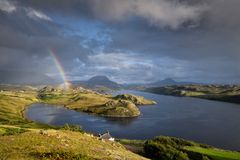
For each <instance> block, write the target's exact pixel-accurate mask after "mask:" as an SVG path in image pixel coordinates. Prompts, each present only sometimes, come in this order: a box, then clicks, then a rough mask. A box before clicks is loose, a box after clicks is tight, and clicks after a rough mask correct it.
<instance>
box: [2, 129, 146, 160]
mask: <svg viewBox="0 0 240 160" xmlns="http://www.w3.org/2000/svg"><path fill="white" fill-rule="evenodd" d="M0 130H2V127H0ZM0 158H1V159H11V160H12V159H13V160H14V159H26V160H27V159H51V160H56V159H59V160H60V159H64V160H72V159H75V160H80V159H81V160H93V159H94V160H102V159H105V160H119V159H131V160H144V159H147V158H144V157H141V156H139V155H137V154H134V153H132V152H130V151H128V150H126V149H125V148H124V147H123V146H122V145H121V144H119V143H117V142H110V141H102V140H99V139H98V137H94V136H92V135H91V134H87V133H81V132H78V131H72V130H71V129H70V130H68V129H58V130H53V129H47V130H44V131H41V130H40V129H27V131H26V132H23V133H18V134H14V135H5V136H1V135H0Z"/></svg>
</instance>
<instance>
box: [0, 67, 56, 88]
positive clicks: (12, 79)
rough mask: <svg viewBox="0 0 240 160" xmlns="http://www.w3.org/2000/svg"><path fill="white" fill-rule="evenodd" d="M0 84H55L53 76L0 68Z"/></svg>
mask: <svg viewBox="0 0 240 160" xmlns="http://www.w3.org/2000/svg"><path fill="white" fill-rule="evenodd" d="M0 83H1V84H29V85H49V84H56V83H57V81H56V80H54V79H53V78H51V77H49V76H47V75H45V74H42V73H36V72H27V71H12V70H0Z"/></svg>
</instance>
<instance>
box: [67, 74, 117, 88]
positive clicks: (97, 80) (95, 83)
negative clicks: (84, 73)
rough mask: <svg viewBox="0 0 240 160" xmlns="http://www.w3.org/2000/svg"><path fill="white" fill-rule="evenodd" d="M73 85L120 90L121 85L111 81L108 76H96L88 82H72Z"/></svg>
mask: <svg viewBox="0 0 240 160" xmlns="http://www.w3.org/2000/svg"><path fill="white" fill-rule="evenodd" d="M71 83H72V84H73V85H82V86H86V87H89V88H97V87H98V88H99V87H105V88H109V89H120V88H121V85H120V84H118V83H116V82H114V81H111V80H110V79H109V78H108V77H107V76H94V77H92V78H90V79H89V80H86V81H72V82H71Z"/></svg>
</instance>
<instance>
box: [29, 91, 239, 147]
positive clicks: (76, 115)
mask: <svg viewBox="0 0 240 160" xmlns="http://www.w3.org/2000/svg"><path fill="white" fill-rule="evenodd" d="M120 93H133V94H135V95H140V96H144V97H145V98H148V99H152V100H155V101H156V102H157V104H156V105H145V106H140V107H139V108H140V110H141V113H142V114H141V116H139V117H137V118H127V119H126V118H125V119H122V118H120V119H119V118H104V117H98V116H94V115H91V114H87V113H82V112H77V111H73V110H69V109H66V108H64V107H62V106H52V105H46V104H34V105H32V106H31V107H29V108H28V109H27V111H26V117H28V118H29V119H31V120H34V121H37V122H41V123H46V124H51V125H56V126H61V125H64V124H66V123H68V124H78V125H81V126H82V127H83V129H84V130H86V131H88V132H93V133H96V134H98V133H102V132H105V131H110V133H111V134H112V135H113V136H114V137H116V138H128V139H149V138H153V137H155V136H158V135H166V136H175V137H180V138H185V139H188V140H194V141H197V142H200V143H206V144H209V145H213V146H216V147H220V148H224V149H232V150H240V124H239V122H240V105H238V104H231V103H225V102H217V101H210V100H203V99H197V98H190V97H173V96H164V95H157V94H152V93H146V92H138V91H127V90H123V91H118V92H115V93H114V95H116V94H120Z"/></svg>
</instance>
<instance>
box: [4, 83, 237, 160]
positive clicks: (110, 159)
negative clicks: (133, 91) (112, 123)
mask: <svg viewBox="0 0 240 160" xmlns="http://www.w3.org/2000/svg"><path fill="white" fill-rule="evenodd" d="M39 102H41V103H49V104H60V105H64V106H65V107H68V108H71V109H76V110H81V111H85V112H91V113H95V114H99V115H103V116H106V115H113V116H119V115H124V116H133V115H134V114H133V112H136V115H138V114H140V113H139V112H138V109H136V108H137V107H136V105H139V104H143V103H144V104H145V103H147V102H149V103H150V102H151V101H147V100H144V99H143V98H139V97H135V96H132V95H120V96H116V97H112V96H111V95H103V94H99V93H97V92H94V91H90V90H85V89H82V88H78V89H72V90H67V91H65V90H62V89H56V88H49V87H48V88H44V89H43V90H37V89H34V88H29V87H27V88H19V89H17V90H16V89H14V90H11V89H9V86H8V87H7V88H5V89H3V90H0V159H4V160H5V159H13V160H14V159H52V160H55V159H59V160H61V159H66V160H70V159H81V160H90V159H91V160H92V159H94V160H100V159H106V160H115V159H116V160H119V159H129V160H135V159H136V160H141V159H147V158H144V157H148V158H151V159H163V160H164V159H169V160H171V159H172V160H177V159H179V160H181V159H182V160H188V159H190V160H192V159H194V160H207V159H211V160H223V159H224V160H235V159H236V160H237V159H240V153H239V152H231V151H225V150H220V149H216V148H213V147H210V146H207V145H201V144H198V143H195V142H191V141H186V140H182V139H178V138H171V137H156V138H155V139H153V140H146V141H142V140H119V141H118V142H110V141H105V140H100V139H99V138H98V137H95V136H93V135H91V134H88V133H85V132H84V131H83V130H82V128H81V127H80V126H72V125H68V124H66V125H65V126H63V127H60V128H59V127H53V126H49V125H43V124H39V123H35V122H32V121H29V120H27V119H25V117H24V110H25V109H26V107H27V106H29V105H31V104H33V103H39ZM152 103H154V102H152ZM119 142H120V143H119ZM136 153H137V154H138V155H137V154H136Z"/></svg>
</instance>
